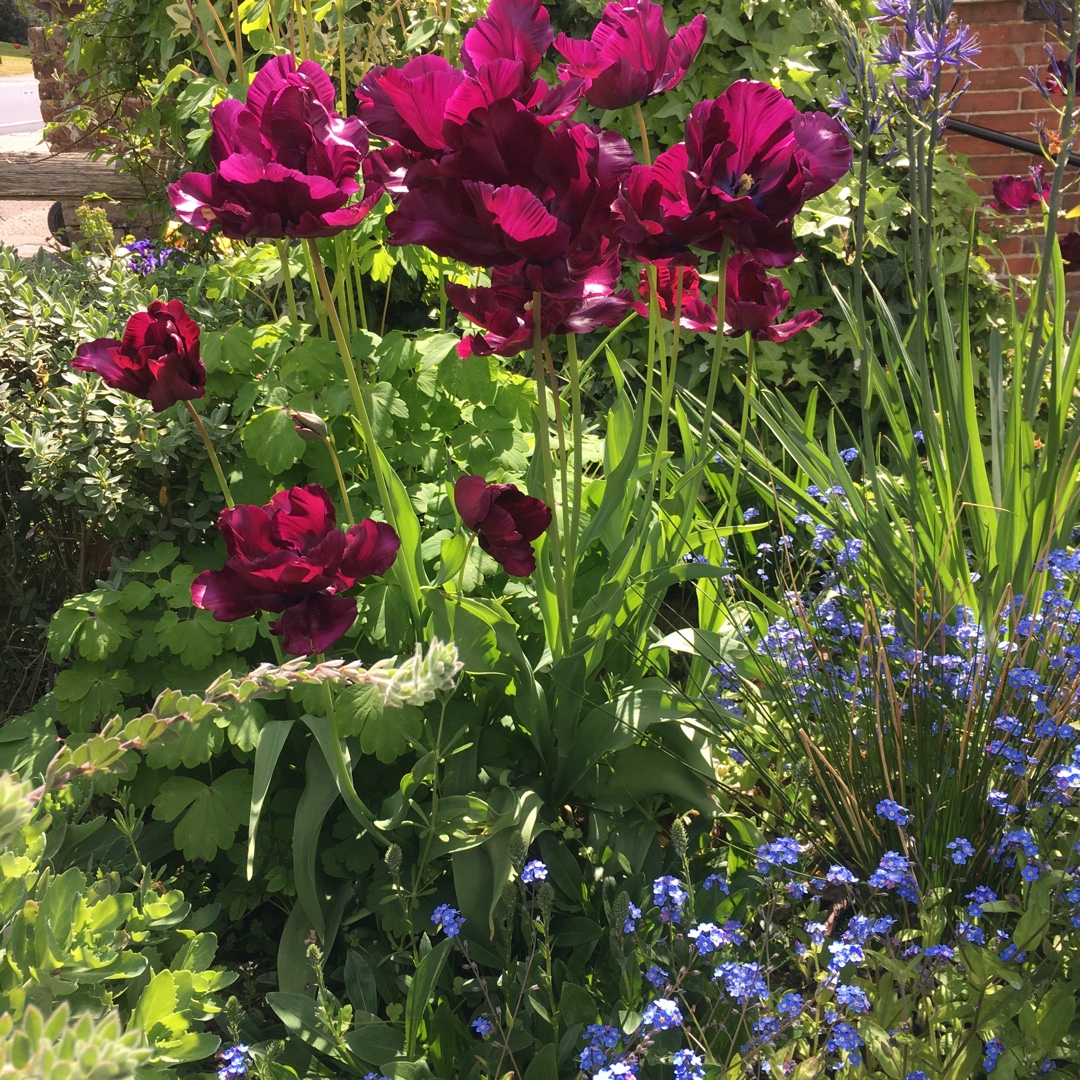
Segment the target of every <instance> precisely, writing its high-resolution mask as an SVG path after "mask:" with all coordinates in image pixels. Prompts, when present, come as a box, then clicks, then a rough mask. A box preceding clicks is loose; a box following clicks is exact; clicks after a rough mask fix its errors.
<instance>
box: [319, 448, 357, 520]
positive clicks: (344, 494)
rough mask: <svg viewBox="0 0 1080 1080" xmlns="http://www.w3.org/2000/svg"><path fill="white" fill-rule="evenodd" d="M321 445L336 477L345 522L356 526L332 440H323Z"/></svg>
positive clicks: (347, 490)
mask: <svg viewBox="0 0 1080 1080" xmlns="http://www.w3.org/2000/svg"><path fill="white" fill-rule="evenodd" d="M323 443H324V444H325V445H326V449H327V451H328V452H329V454H330V461H331V462H332V463H333V466H334V473H335V475H336V476H337V482H338V487H339V488H340V489H341V501H342V502H343V503H344V504H345V520H346V521H348V523H349V524H350V525H355V524H356V518H355V517H354V516H353V509H352V503H351V502H350V501H349V489H348V488H347V487H346V486H345V477H344V476H342V475H341V462H340V461H338V456H337V451H336V450H335V449H334V441H333V439H330V438H326V439H323Z"/></svg>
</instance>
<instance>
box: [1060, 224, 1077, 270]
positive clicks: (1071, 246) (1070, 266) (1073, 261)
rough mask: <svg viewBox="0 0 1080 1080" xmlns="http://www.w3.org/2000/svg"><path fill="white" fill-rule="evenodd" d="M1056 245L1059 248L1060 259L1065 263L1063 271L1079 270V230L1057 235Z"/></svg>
mask: <svg viewBox="0 0 1080 1080" xmlns="http://www.w3.org/2000/svg"><path fill="white" fill-rule="evenodd" d="M1058 247H1059V248H1060V249H1061V261H1062V262H1063V263H1064V264H1065V273H1066V274H1069V273H1072V271H1073V270H1080V232H1071V233H1066V234H1065V235H1064V236H1059V237H1058Z"/></svg>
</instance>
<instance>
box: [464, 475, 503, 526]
mask: <svg viewBox="0 0 1080 1080" xmlns="http://www.w3.org/2000/svg"><path fill="white" fill-rule="evenodd" d="M504 487H505V485H502V484H489V483H488V482H487V481H486V480H485V479H484V478H483V477H482V476H463V477H461V479H459V480H458V482H457V483H456V484H455V485H454V506H455V507H456V508H457V512H458V514H459V515H460V517H461V520H462V522H463V523H464V524H465V525H466V527H467V528H470V529H473V530H474V531H475V530H476V529H478V528H480V525H481V523H482V522H483V521H484V519H485V518H486V517H487V516H488V513H489V512H490V511H491V501H492V499H494V498H495V496H496V495H497V494H498V493H499V492H498V491H496V490H495V489H496V488H499V489H502V488H504Z"/></svg>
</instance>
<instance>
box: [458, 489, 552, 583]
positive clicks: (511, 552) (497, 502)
mask: <svg viewBox="0 0 1080 1080" xmlns="http://www.w3.org/2000/svg"><path fill="white" fill-rule="evenodd" d="M454 505H455V506H456V507H457V512H458V513H459V514H460V515H461V520H462V521H463V522H464V523H465V525H466V526H467V527H468V528H470V529H472V530H473V532H475V533H476V534H477V536H478V537H479V540H480V547H481V548H483V550H484V551H486V552H487V553H488V554H489V555H490V556H491V557H492V558H493V559H494V560H495V561H496V562H497V563H498V564H499V565H500V566H502V567H503V569H504V570H506V572H507V573H508V574H513V575H514V576H516V577H528V576H529V575H530V574H531V573H532V572H533V571H534V570H535V569H536V555H535V554H534V553H533V549H532V542H533V541H534V540H535V539H536V538H537V537H538V536H539V535H540V534H541V533H542V532H543V531H544V530H545V529H546V528H547V527H548V526H549V525H550V524H551V510H550V509H548V507H547V506H546V505H545V504H544V503H543V501H542V500H540V499H534V498H533V497H532V496H531V495H523V494H522V493H521V492H520V491H518V489H517V488H516V487H515V486H514V485H513V484H489V483H488V482H487V481H486V480H485V479H484V478H483V477H482V476H463V477H462V478H461V479H460V480H458V482H457V483H456V484H455V485H454Z"/></svg>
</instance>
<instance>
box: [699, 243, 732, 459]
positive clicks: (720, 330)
mask: <svg viewBox="0 0 1080 1080" xmlns="http://www.w3.org/2000/svg"><path fill="white" fill-rule="evenodd" d="M728 258H729V256H728V250H727V243H726V242H725V243H724V246H723V248H721V249H720V255H719V259H718V271H717V273H718V277H717V281H716V333H715V334H714V335H713V357H712V368H711V369H710V371H709V388H708V391H707V392H706V395H705V412H704V415H703V416H702V417H701V445H700V446H699V447H698V459H697V462H696V464H698V465H701V464H703V463H704V461H705V459H706V458H707V457H708V455H709V440H710V439H711V438H712V422H713V410H714V409H715V408H716V392H717V389H718V387H719V385H720V361H721V359H722V358H723V355H724V314H725V312H726V310H727V264H728Z"/></svg>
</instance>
